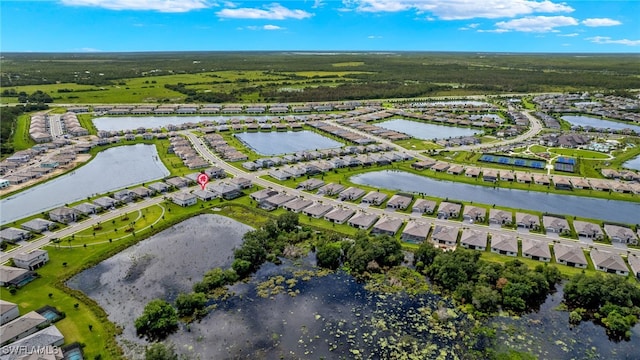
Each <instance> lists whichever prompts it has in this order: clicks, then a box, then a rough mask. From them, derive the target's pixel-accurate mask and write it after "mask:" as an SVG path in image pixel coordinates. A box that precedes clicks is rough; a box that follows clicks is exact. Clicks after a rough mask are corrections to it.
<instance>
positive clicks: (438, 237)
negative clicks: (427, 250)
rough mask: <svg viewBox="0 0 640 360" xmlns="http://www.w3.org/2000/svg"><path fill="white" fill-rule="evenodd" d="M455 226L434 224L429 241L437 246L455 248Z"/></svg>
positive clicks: (456, 234) (456, 229)
mask: <svg viewBox="0 0 640 360" xmlns="http://www.w3.org/2000/svg"><path fill="white" fill-rule="evenodd" d="M458 231H459V229H458V228H457V227H453V226H446V225H436V227H435V228H434V229H433V233H432V234H431V241H432V242H433V243H434V244H435V245H436V246H438V247H442V248H445V249H455V247H456V245H457V242H458Z"/></svg>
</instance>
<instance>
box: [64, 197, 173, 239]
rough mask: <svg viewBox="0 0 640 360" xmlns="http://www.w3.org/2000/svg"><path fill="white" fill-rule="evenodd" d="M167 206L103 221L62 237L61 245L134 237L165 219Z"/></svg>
mask: <svg viewBox="0 0 640 360" xmlns="http://www.w3.org/2000/svg"><path fill="white" fill-rule="evenodd" d="M165 206H167V204H163V205H155V206H151V207H147V208H145V209H142V210H139V211H133V212H130V213H127V214H125V215H124V216H121V217H119V218H117V219H113V220H111V221H109V222H105V223H101V224H99V225H98V226H97V227H94V228H89V229H85V230H83V231H80V232H78V233H75V234H74V235H73V236H72V237H71V238H65V239H62V242H61V246H65V245H67V246H69V245H70V246H81V245H84V244H87V245H92V244H99V243H105V242H111V241H119V240H123V239H126V238H129V237H133V236H135V235H134V234H135V233H138V232H140V231H141V230H143V229H146V228H147V227H150V226H152V225H154V224H157V223H159V222H161V221H163V217H164V216H165ZM156 226H158V225H156ZM129 229H132V231H130V230H129ZM69 240H71V241H69Z"/></svg>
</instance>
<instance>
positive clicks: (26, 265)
mask: <svg viewBox="0 0 640 360" xmlns="http://www.w3.org/2000/svg"><path fill="white" fill-rule="evenodd" d="M12 254H13V253H12ZM47 262H49V253H48V252H47V250H42V249H35V250H32V251H30V252H19V253H17V254H15V255H13V264H14V265H15V266H16V267H19V268H22V269H26V270H31V271H33V270H36V269H39V268H40V267H42V266H43V265H44V264H46V263H47Z"/></svg>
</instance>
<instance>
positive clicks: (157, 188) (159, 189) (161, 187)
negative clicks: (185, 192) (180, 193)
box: [148, 181, 169, 193]
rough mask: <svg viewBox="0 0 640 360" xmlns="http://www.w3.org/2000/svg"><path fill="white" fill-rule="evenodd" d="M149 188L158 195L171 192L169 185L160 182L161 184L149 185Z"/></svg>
mask: <svg viewBox="0 0 640 360" xmlns="http://www.w3.org/2000/svg"><path fill="white" fill-rule="evenodd" d="M148 188H149V189H150V190H151V191H153V192H156V193H164V192H167V191H169V185H167V184H166V183H164V182H162V181H160V182H155V183H152V184H149V185H148Z"/></svg>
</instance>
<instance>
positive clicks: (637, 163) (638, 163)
mask: <svg viewBox="0 0 640 360" xmlns="http://www.w3.org/2000/svg"><path fill="white" fill-rule="evenodd" d="M622 166H624V167H626V168H627V169H634V170H639V171H640V155H638V156H636V157H634V158H633V159H631V160H629V161H627V162H625V163H624V164H622Z"/></svg>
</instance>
